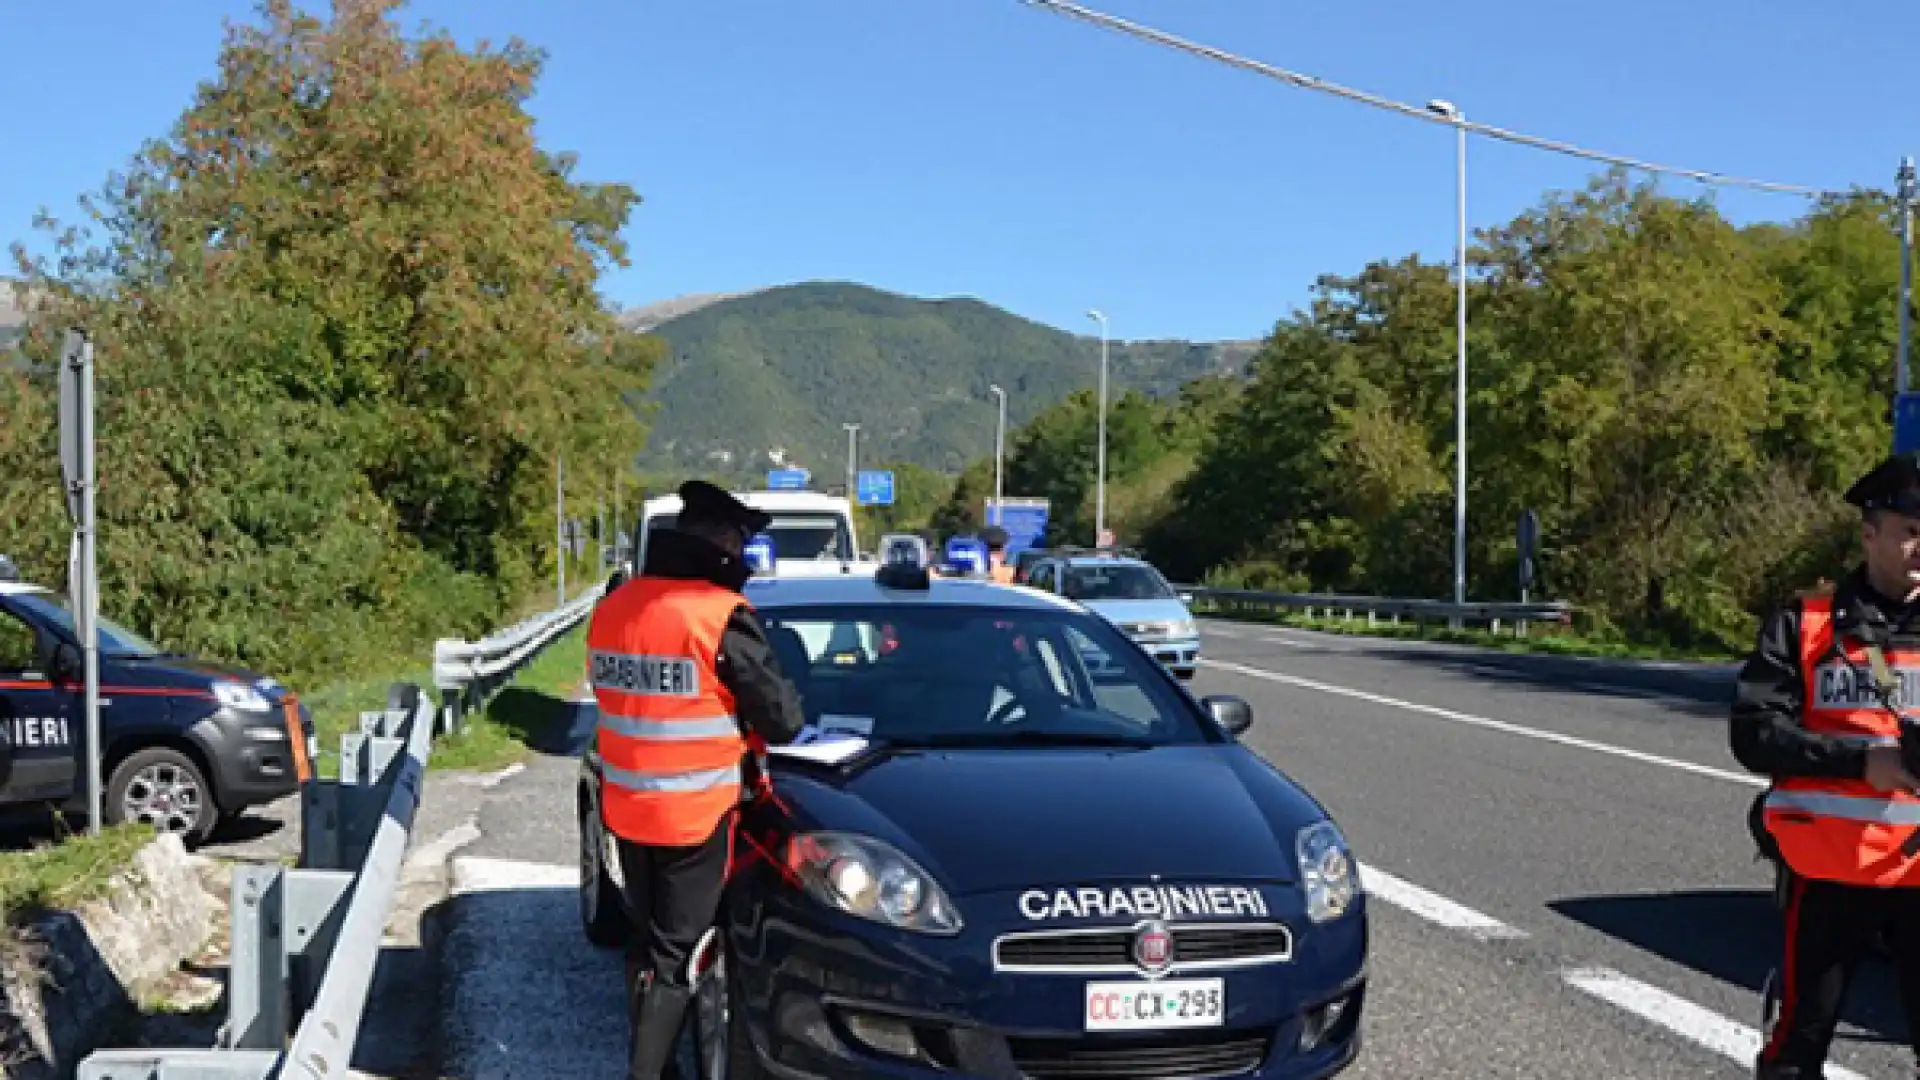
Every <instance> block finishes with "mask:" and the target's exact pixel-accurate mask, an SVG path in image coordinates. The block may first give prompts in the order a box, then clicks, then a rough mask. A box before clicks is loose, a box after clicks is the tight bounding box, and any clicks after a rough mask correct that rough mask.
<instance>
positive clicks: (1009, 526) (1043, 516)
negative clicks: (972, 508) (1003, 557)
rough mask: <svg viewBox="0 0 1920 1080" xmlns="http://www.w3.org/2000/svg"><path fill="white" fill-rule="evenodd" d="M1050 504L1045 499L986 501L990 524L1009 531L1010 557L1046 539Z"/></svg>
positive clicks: (1008, 551) (1008, 545) (1008, 546)
mask: <svg viewBox="0 0 1920 1080" xmlns="http://www.w3.org/2000/svg"><path fill="white" fill-rule="evenodd" d="M1049 505H1050V504H1049V503H1048V502H1047V500H1045V499H1003V500H1000V501H999V503H998V504H996V503H995V502H994V500H993V499H991V498H989V499H988V500H987V522H988V523H989V524H993V525H998V526H1000V527H1001V528H1003V529H1005V530H1007V557H1008V558H1012V557H1013V556H1015V555H1018V554H1019V553H1020V552H1022V551H1025V550H1027V549H1028V548H1031V547H1039V546H1040V544H1041V543H1042V542H1043V541H1045V540H1046V536H1047V509H1048V507H1049Z"/></svg>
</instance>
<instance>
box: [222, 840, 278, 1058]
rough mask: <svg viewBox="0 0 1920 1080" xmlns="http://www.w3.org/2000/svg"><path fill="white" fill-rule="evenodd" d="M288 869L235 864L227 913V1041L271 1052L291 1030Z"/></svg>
mask: <svg viewBox="0 0 1920 1080" xmlns="http://www.w3.org/2000/svg"><path fill="white" fill-rule="evenodd" d="M284 870H285V868H284V867H281V866H277V865H275V864H273V863H243V864H241V865H239V866H236V867H234V868H233V881H232V885H231V896H232V901H231V904H230V906H229V911H228V916H227V919H228V929H227V936H228V946H227V956H228V959H227V1027H226V1037H225V1040H224V1043H223V1045H225V1046H227V1047H231V1048H233V1049H257V1050H271V1049H274V1048H276V1047H278V1046H280V1045H281V1044H282V1043H284V1042H285V1041H286V1038H287V1032H289V1031H291V1030H292V1029H293V1025H292V1023H291V1022H290V1020H289V1018H290V1017H291V1015H292V1014H291V1013H290V1012H289V1011H288V1001H287V950H286V939H285V936H284V927H283V925H282V923H281V896H282V895H283V893H282V885H283V877H284Z"/></svg>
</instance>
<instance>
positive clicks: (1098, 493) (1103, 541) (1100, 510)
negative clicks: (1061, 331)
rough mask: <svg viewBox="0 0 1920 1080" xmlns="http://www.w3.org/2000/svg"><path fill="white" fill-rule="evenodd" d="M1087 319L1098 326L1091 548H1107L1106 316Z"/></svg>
mask: <svg viewBox="0 0 1920 1080" xmlns="http://www.w3.org/2000/svg"><path fill="white" fill-rule="evenodd" d="M1087 318H1089V319H1092V320H1093V321H1095V322H1097V323H1099V324H1100V421H1099V423H1100V436H1099V441H1100V445H1099V449H1098V450H1096V451H1095V455H1096V457H1097V459H1098V462H1097V464H1096V465H1095V466H1094V469H1095V479H1094V484H1093V546H1094V547H1106V546H1107V336H1108V335H1107V316H1106V315H1105V314H1104V313H1103V312H1101V311H1099V310H1097V309H1096V310H1093V311H1089V312H1087Z"/></svg>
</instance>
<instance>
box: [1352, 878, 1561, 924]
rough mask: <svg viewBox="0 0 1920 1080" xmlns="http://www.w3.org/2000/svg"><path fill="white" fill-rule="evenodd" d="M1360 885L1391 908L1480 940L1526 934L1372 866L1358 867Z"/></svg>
mask: <svg viewBox="0 0 1920 1080" xmlns="http://www.w3.org/2000/svg"><path fill="white" fill-rule="evenodd" d="M1360 884H1361V885H1363V886H1365V888H1366V890H1367V893H1368V895H1370V896H1376V897H1379V898H1380V899H1382V900H1385V901H1386V902H1387V903H1389V904H1392V905H1393V906H1394V907H1397V908H1400V909H1402V910H1404V911H1406V912H1408V913H1410V914H1413V915H1417V916H1419V917H1420V918H1422V919H1425V920H1427V921H1428V922H1431V923H1437V924H1439V925H1441V926H1444V927H1446V928H1447V929H1449V930H1461V931H1464V932H1466V933H1468V934H1471V935H1473V936H1474V937H1477V938H1479V939H1481V940H1482V941H1491V940H1494V939H1498V938H1523V937H1526V936H1527V933H1526V931H1524V930H1521V929H1519V928H1517V927H1513V926H1508V925H1507V924H1506V923H1503V922H1501V921H1500V920H1499V919H1496V918H1494V917H1493V916H1491V915H1483V914H1481V913H1480V912H1478V911H1475V910H1473V909H1472V908H1470V907H1467V906H1466V905H1465V904H1456V903H1454V902H1453V901H1452V900H1449V899H1447V898H1446V897H1444V896H1441V895H1440V894H1439V893H1436V892H1429V891H1428V890H1426V889H1423V888H1421V887H1420V886H1418V885H1415V884H1414V883H1412V882H1410V881H1402V880H1401V879H1399V878H1397V877H1394V876H1393V875H1392V874H1389V873H1387V872H1386V871H1385V870H1382V869H1380V868H1378V867H1376V866H1372V865H1370V864H1367V863H1362V864H1361V865H1360Z"/></svg>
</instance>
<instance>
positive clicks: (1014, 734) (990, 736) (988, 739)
mask: <svg viewBox="0 0 1920 1080" xmlns="http://www.w3.org/2000/svg"><path fill="white" fill-rule="evenodd" d="M888 741H889V742H890V743H891V744H892V745H896V746H903V747H909V748H922V747H924V748H929V749H933V748H939V747H947V746H1093V747H1113V748H1118V749H1128V750H1145V749H1148V748H1150V747H1152V746H1154V745H1155V744H1154V743H1151V742H1147V741H1145V740H1142V739H1130V738H1127V737H1126V736H1124V735H1106V734H1102V733H1100V732H1095V731H1042V730H1036V729H1032V728H1029V729H1026V730H1018V729H1016V730H1013V731H1006V732H999V731H983V732H966V733H960V732H955V733H951V734H946V735H927V736H922V737H920V738H913V739H897V740H888Z"/></svg>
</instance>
